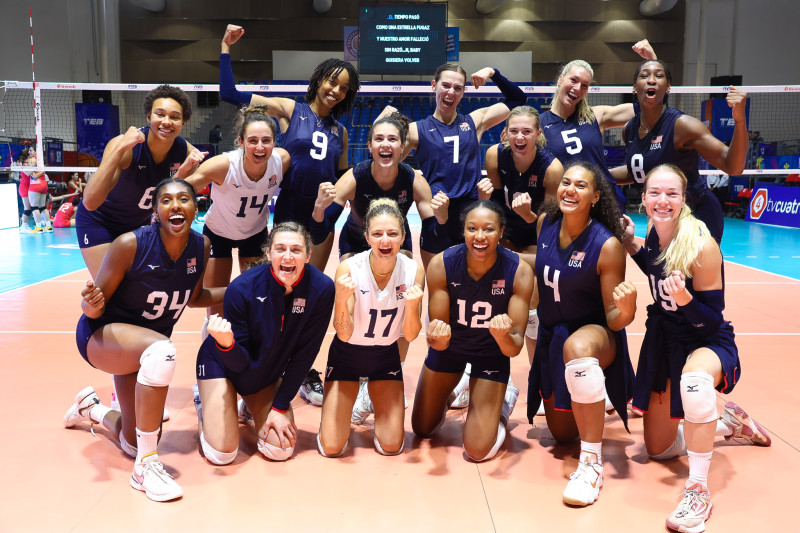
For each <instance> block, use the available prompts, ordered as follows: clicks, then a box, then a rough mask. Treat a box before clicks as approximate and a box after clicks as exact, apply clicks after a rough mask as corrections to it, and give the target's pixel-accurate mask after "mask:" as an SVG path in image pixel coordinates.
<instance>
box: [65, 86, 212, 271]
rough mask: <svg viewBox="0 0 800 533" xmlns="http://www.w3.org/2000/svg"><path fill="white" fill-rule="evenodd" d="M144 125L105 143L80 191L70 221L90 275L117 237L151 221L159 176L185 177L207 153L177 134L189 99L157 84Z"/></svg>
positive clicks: (186, 118) (148, 99)
mask: <svg viewBox="0 0 800 533" xmlns="http://www.w3.org/2000/svg"><path fill="white" fill-rule="evenodd" d="M144 113H145V116H146V117H147V126H145V127H143V128H135V127H133V126H131V127H130V128H128V131H126V132H125V133H124V134H123V135H119V136H117V137H114V138H113V139H111V140H110V141H108V144H107V145H106V148H105V151H104V152H103V160H102V161H101V162H100V167H99V168H98V169H97V172H95V174H94V175H93V176H92V179H91V180H89V182H88V183H87V184H86V188H85V189H84V190H83V201H82V202H81V205H80V206H78V212H77V214H76V216H75V225H76V227H77V234H78V246H80V249H81V255H82V256H83V260H84V262H85V263H86V267H87V268H88V269H89V274H91V276H92V277H95V276H96V275H97V272H98V270H99V269H100V263H102V261H103V256H104V255H105V253H106V250H108V247H109V246H110V245H111V241H113V240H114V239H116V238H117V237H118V236H120V235H122V234H123V233H126V232H128V231H132V230H134V229H135V228H138V227H139V226H143V225H145V224H149V223H150V217H151V215H152V213H153V205H152V203H151V201H152V196H153V190H154V189H155V186H156V185H157V184H158V183H159V182H160V181H161V180H163V179H164V178H173V177H174V178H186V177H187V176H189V175H190V174H191V173H192V172H194V170H195V169H196V168H197V165H199V164H200V162H201V161H202V160H203V158H204V157H205V156H206V153H207V152H200V151H199V150H197V149H196V148H194V147H193V146H192V145H191V144H189V143H188V142H187V141H186V140H185V139H184V138H183V137H181V136H180V133H181V130H182V129H183V126H184V124H186V122H188V121H189V119H190V118H191V117H192V103H191V101H190V100H189V97H188V96H186V93H184V92H183V91H182V90H180V89H178V88H177V87H172V86H169V85H159V86H158V87H156V88H155V89H153V90H152V91H150V92H149V93H147V96H146V97H145V101H144Z"/></svg>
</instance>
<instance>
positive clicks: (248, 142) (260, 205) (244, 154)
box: [186, 106, 290, 316]
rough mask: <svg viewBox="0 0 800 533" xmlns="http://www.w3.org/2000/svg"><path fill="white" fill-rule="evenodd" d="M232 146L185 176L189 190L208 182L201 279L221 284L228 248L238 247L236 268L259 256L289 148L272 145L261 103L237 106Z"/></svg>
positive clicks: (229, 259) (227, 274) (217, 310)
mask: <svg viewBox="0 0 800 533" xmlns="http://www.w3.org/2000/svg"><path fill="white" fill-rule="evenodd" d="M235 131H236V143H237V145H238V147H237V148H236V149H235V150H231V151H230V152H225V153H223V154H220V155H218V156H214V157H212V158H211V159H209V160H208V161H206V162H204V163H203V164H202V165H200V167H199V168H198V169H197V172H195V173H194V174H193V175H192V176H191V177H190V178H189V179H187V180H186V181H188V182H189V183H191V184H192V185H193V186H194V188H195V190H197V191H200V190H202V189H204V188H205V187H206V186H208V185H209V184H212V187H211V200H212V202H213V203H212V204H211V207H210V208H209V209H208V213H207V214H206V219H205V226H204V227H203V234H204V235H206V236H207V237H208V238H209V240H210V241H211V256H210V258H209V261H208V268H207V269H206V279H205V283H206V285H207V286H209V287H227V286H228V284H229V283H230V281H231V272H232V270H233V249H234V248H237V249H238V252H239V253H238V257H239V270H240V271H244V266H245V264H247V263H252V262H255V261H258V260H259V259H261V257H263V255H264V250H263V246H264V243H265V242H266V240H267V222H268V221H269V203H270V200H271V199H272V196H273V194H275V191H277V190H278V187H279V186H280V184H281V181H282V180H283V176H284V173H285V172H286V170H287V168H289V163H290V160H289V153H288V152H287V151H286V150H283V149H281V148H275V136H276V134H277V131H276V126H275V121H274V120H273V119H272V117H270V116H269V115H268V114H267V108H266V106H248V107H245V108H242V109H240V110H239V113H238V116H237V120H236V124H235ZM213 314H219V315H222V314H223V312H222V306H221V305H219V306H216V307H212V308H209V309H208V316H211V315H213Z"/></svg>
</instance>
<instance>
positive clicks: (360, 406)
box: [350, 380, 375, 426]
mask: <svg viewBox="0 0 800 533" xmlns="http://www.w3.org/2000/svg"><path fill="white" fill-rule="evenodd" d="M367 383H368V381H367V380H362V381H361V383H360V384H359V387H358V396H356V403H355V404H353V413H352V415H350V419H351V420H352V422H353V424H355V425H357V426H358V425H361V424H363V423H364V422H366V421H367V418H369V415H371V414H373V413H374V412H375V407H374V406H373V405H372V400H371V399H370V398H369V388H368V387H367Z"/></svg>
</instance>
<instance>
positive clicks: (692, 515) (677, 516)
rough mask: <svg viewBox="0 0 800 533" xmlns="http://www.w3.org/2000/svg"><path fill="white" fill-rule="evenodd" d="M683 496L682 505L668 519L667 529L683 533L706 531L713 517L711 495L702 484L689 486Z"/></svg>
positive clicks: (687, 485)
mask: <svg viewBox="0 0 800 533" xmlns="http://www.w3.org/2000/svg"><path fill="white" fill-rule="evenodd" d="M689 484H690V482H689V481H688V480H687V481H686V488H685V489H684V491H683V494H682V495H681V503H679V504H678V507H677V508H676V509H675V510H674V511H672V514H671V515H669V517H668V518H667V527H668V528H670V529H672V530H675V531H681V532H683V533H700V532H701V531H705V530H706V520H708V518H709V517H710V516H711V494H709V492H708V488H706V487H704V486H702V485H701V484H700V483H694V484H692V485H691V486H689Z"/></svg>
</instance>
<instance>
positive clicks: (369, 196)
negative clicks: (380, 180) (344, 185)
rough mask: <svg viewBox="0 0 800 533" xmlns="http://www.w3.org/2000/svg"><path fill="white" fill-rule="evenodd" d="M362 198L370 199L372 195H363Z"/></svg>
mask: <svg viewBox="0 0 800 533" xmlns="http://www.w3.org/2000/svg"><path fill="white" fill-rule="evenodd" d="M364 198H372V195H371V194H365V195H364Z"/></svg>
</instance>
